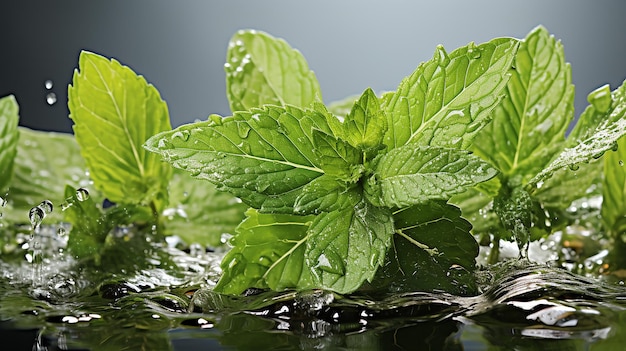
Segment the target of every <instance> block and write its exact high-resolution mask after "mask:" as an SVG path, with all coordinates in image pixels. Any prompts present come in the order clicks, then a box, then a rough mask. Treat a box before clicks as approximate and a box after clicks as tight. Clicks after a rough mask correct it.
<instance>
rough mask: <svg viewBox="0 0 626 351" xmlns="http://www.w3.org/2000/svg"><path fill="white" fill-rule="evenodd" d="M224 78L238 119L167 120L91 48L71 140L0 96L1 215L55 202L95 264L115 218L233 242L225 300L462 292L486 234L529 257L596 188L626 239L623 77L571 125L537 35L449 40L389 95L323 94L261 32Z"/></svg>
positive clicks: (117, 222) (241, 35)
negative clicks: (247, 295)
mask: <svg viewBox="0 0 626 351" xmlns="http://www.w3.org/2000/svg"><path fill="white" fill-rule="evenodd" d="M225 71H226V86H227V97H228V100H229V102H230V107H231V110H232V111H233V112H232V115H231V116H226V117H222V116H217V115H211V116H209V118H208V119H207V120H205V121H198V122H194V123H190V124H186V125H183V126H180V127H178V128H176V129H174V130H172V128H171V125H170V122H169V113H168V110H167V105H166V103H165V102H164V101H163V100H162V99H161V98H160V96H159V93H158V91H157V90H156V88H155V87H154V86H152V85H151V84H149V83H147V82H146V81H145V79H144V78H143V77H141V76H138V75H137V74H135V73H134V72H133V71H132V70H131V69H130V68H129V67H126V66H123V65H122V64H120V63H119V62H118V61H116V60H110V59H107V58H105V57H102V56H100V55H97V54H95V53H90V52H82V53H81V55H80V58H79V68H78V69H77V70H76V72H75V74H74V77H73V81H72V84H71V85H70V87H69V90H68V106H69V109H70V118H71V119H72V120H73V122H74V135H69V134H61V133H50V132H39V131H33V130H29V129H27V128H23V127H17V122H18V111H17V102H16V101H15V99H14V98H13V97H12V96H9V97H5V98H3V99H2V100H0V110H1V111H0V112H1V113H2V119H0V123H1V125H0V127H1V128H0V133H1V134H0V142H1V143H2V145H3V148H2V152H1V153H0V164H1V165H2V166H4V167H3V168H2V172H3V174H2V178H1V179H0V181H1V183H0V188H2V189H9V190H8V191H7V192H6V196H4V197H3V201H4V199H5V198H6V199H7V200H8V201H7V203H8V206H5V207H4V209H3V212H6V213H9V214H12V211H13V212H15V213H18V212H20V211H22V212H21V213H22V215H23V214H24V213H27V211H28V208H30V207H32V206H34V205H36V204H37V203H39V202H41V201H42V199H48V200H51V201H52V203H55V204H62V206H61V207H62V208H63V211H54V212H53V213H51V214H49V216H48V218H47V219H46V220H48V221H52V220H56V221H60V222H69V223H71V224H72V230H71V231H70V237H69V241H68V249H69V250H70V252H72V253H73V254H74V255H75V256H77V257H79V258H90V257H97V256H99V255H100V254H101V252H102V250H103V249H104V248H106V245H107V243H108V241H107V237H108V235H109V233H110V231H111V230H112V229H113V228H114V227H117V226H121V225H135V226H137V225H139V226H147V227H150V228H152V230H151V233H152V234H156V235H157V236H158V235H162V234H166V235H167V234H175V235H179V236H180V237H182V238H183V239H185V240H186V241H188V242H202V243H204V244H206V245H212V246H217V245H219V244H220V243H221V241H220V239H221V236H222V235H221V234H222V233H229V234H233V235H234V236H233V237H232V239H231V240H230V241H229V245H230V246H231V247H230V248H229V251H228V252H227V254H226V255H225V257H224V259H223V261H222V264H221V266H222V269H223V275H222V277H221V279H220V280H219V282H218V284H217V286H215V291H217V292H221V293H227V294H239V293H241V292H243V291H245V290H246V289H248V288H262V289H264V288H269V289H273V290H283V289H299V290H301V289H313V288H315V289H317V288H321V289H328V290H332V291H335V292H338V293H350V292H354V291H356V290H357V289H377V290H380V289H386V290H391V291H409V290H435V289H439V290H446V291H449V292H454V293H460V294H463V293H465V294H469V293H472V289H473V287H472V284H473V278H472V276H471V272H472V271H473V270H474V269H475V264H476V262H475V259H476V257H477V255H478V243H477V241H476V239H475V236H483V237H486V238H488V239H490V240H492V241H493V245H492V247H493V248H494V252H495V254H494V255H493V256H494V257H495V259H497V248H498V242H499V240H500V239H509V240H516V241H517V242H518V244H519V246H520V252H522V253H523V252H524V248H525V247H526V246H527V244H528V242H529V241H530V240H536V239H538V238H539V237H542V236H545V235H547V234H549V233H551V232H553V231H554V230H556V229H557V228H559V226H564V225H566V224H568V220H567V219H564V218H565V216H564V208H566V207H567V206H569V205H570V204H571V203H572V201H574V200H577V199H581V198H585V197H588V196H590V194H591V193H593V192H594V191H596V192H597V191H598V190H597V189H602V195H603V196H604V198H605V199H607V200H608V201H606V205H604V206H603V207H602V215H603V227H604V229H605V230H606V231H607V233H608V235H609V236H610V237H611V238H613V239H615V240H616V241H619V240H621V239H620V238H621V237H620V236H621V234H622V233H623V231H624V229H623V228H624V224H623V219H622V218H623V214H624V213H626V201H624V200H625V198H624V197H623V196H621V197H620V196H619V194H623V193H624V192H623V189H624V186H625V183H626V180H625V179H626V177H625V176H624V171H623V168H622V167H621V165H622V164H623V163H622V162H621V160H622V157H621V156H622V155H621V152H620V151H623V150H624V147H618V146H619V144H620V143H624V142H623V141H621V139H620V138H621V136H622V135H623V134H624V133H626V125H625V124H626V118H625V116H624V113H625V112H624V110H625V108H626V103H625V102H624V94H625V92H624V89H626V88H624V86H622V87H620V88H618V89H616V90H614V91H611V90H610V88H609V87H608V86H603V87H601V88H599V89H598V90H596V91H594V92H592V93H591V94H590V95H589V102H590V105H589V107H588V108H587V109H586V110H585V111H584V113H583V114H582V115H581V116H580V117H579V118H578V121H577V123H576V125H575V126H574V127H573V130H572V132H571V133H569V134H568V135H567V137H566V130H567V128H568V126H569V125H570V124H571V122H572V121H573V111H574V108H573V96H574V94H573V92H574V87H573V85H572V84H571V69H570V66H569V64H567V63H566V62H565V60H564V54H563V48H562V46H561V44H560V43H559V42H558V41H556V40H555V39H554V38H553V37H552V36H551V35H549V33H548V32H547V30H546V29H545V28H543V27H537V28H535V29H534V30H533V31H531V32H530V33H529V34H528V36H527V37H526V38H524V39H522V40H518V39H515V38H496V39H493V40H491V41H489V42H486V43H483V44H480V45H477V44H474V43H470V44H468V45H467V46H464V47H461V48H458V49H456V50H454V51H452V52H447V51H446V50H445V49H444V48H443V47H441V46H438V47H437V49H436V50H435V54H434V55H433V58H432V59H431V60H429V61H426V62H423V63H421V64H420V65H419V66H418V67H417V69H416V70H415V71H414V72H413V73H412V74H411V75H409V76H407V77H406V78H405V79H403V80H402V81H401V82H400V84H399V86H398V87H397V89H396V90H395V91H390V92H386V93H382V94H376V93H375V92H374V91H373V90H372V89H369V88H368V89H365V90H364V92H363V93H362V94H361V95H360V96H356V97H351V98H348V99H346V100H345V101H340V102H335V103H330V104H328V105H325V104H324V103H323V100H322V94H321V89H320V85H319V83H318V81H317V79H316V77H315V74H314V73H313V71H312V70H310V69H309V67H308V64H307V62H306V61H305V59H304V58H303V56H302V55H301V53H300V52H298V51H297V50H295V49H292V48H291V47H290V46H289V45H288V44H287V43H286V42H285V41H284V40H281V39H277V38H274V37H272V36H270V35H268V34H266V33H263V32H258V31H253V30H248V31H240V32H238V33H237V34H235V35H234V36H233V38H232V40H231V42H230V45H229V48H228V54H227V62H226V64H225ZM607 150H614V151H615V150H617V152H612V153H608V154H610V155H611V156H609V157H603V155H604V153H605V151H607ZM54 153H58V154H62V155H63V157H62V158H63V159H62V160H61V159H60V157H59V156H58V155H53V154H54ZM600 159H603V160H604V162H599V161H598V160H600ZM50 160H53V161H52V162H51V161H50ZM163 160H164V161H166V162H163ZM85 171H87V173H86V172H85ZM602 176H604V177H602ZM207 180H208V181H207ZM79 187H81V188H85V187H87V188H90V189H92V191H91V192H90V193H91V196H90V197H89V198H88V199H85V198H84V197H80V196H78V194H77V193H76V189H78V188H79ZM594 187H595V188H594ZM594 189H595V190H594ZM105 199H106V201H107V202H108V203H109V204H111V203H112V204H113V205H112V206H107V207H105V206H103V205H102V201H103V200H105ZM7 217H9V216H4V217H3V220H6V218H7ZM51 217H52V218H51ZM625 246H626V245H625Z"/></svg>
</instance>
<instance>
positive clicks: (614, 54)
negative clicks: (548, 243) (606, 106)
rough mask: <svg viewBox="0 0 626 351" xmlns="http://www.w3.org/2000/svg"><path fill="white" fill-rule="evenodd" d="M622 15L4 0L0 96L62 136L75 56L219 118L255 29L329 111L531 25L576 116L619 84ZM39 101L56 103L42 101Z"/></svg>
mask: <svg viewBox="0 0 626 351" xmlns="http://www.w3.org/2000/svg"><path fill="white" fill-rule="evenodd" d="M625 15H626V2H624V1H619V0H616V1H574V0H558V1H557V0H552V1H539V0H531V1H528V0H527V1H516V2H509V1H487V0H482V1H476V0H473V1H430V2H422V1H408V0H406V1H401V0H389V1H384V2H383V1H364V0H361V1H330V0H321V1H308V2H304V1H294V0H291V1H288V0H273V1H242V0H236V1H199V0H196V1H192V0H184V1H162V0H134V1H120V0H112V1H78V0H71V1H28V0H27V1H11V2H8V3H5V4H3V9H2V16H1V17H0V30H1V31H2V41H1V42H2V45H1V46H0V47H1V50H2V53H1V55H0V96H4V95H7V94H14V95H16V97H17V100H18V102H19V104H20V116H21V119H20V124H21V125H23V126H27V127H30V128H34V129H40V130H54V131H67V132H70V131H71V120H69V118H68V117H67V115H68V111H67V85H68V84H69V83H70V82H71V79H72V73H73V70H74V69H75V68H76V66H77V62H78V55H79V52H80V50H83V49H84V50H89V51H93V52H96V53H98V54H101V55H104V56H107V57H113V58H116V59H117V60H119V61H120V62H122V63H123V64H125V65H128V66H130V67H131V68H132V69H133V70H135V72H137V73H139V74H142V75H144V76H145V77H146V79H147V80H148V81H149V82H151V83H152V84H154V85H155V86H156V87H157V89H158V90H159V91H160V93H161V96H162V97H163V98H164V99H165V100H166V101H167V103H168V106H169V109H170V116H171V119H172V124H173V125H174V126H178V125H180V124H183V123H187V122H192V121H194V120H196V119H204V118H206V116H208V115H209V114H210V113H219V114H222V115H227V114H228V113H229V108H228V103H227V100H226V95H225V82H224V79H225V76H224V71H223V64H224V60H225V57H226V48H227V44H228V41H229V39H230V37H231V36H232V35H233V34H234V33H235V32H236V31H237V30H238V29H243V28H250V29H257V30H263V31H266V32H268V33H270V34H272V35H274V36H276V37H281V38H284V39H286V40H287V41H288V42H289V43H290V44H291V46H292V47H295V48H297V49H299V50H300V51H301V52H302V53H303V54H304V56H305V57H306V59H307V61H308V62H309V65H310V67H311V68H312V69H313V70H314V71H315V73H316V75H317V77H318V79H319V81H320V84H321V87H322V92H323V98H324V101H325V102H331V101H334V100H338V99H341V98H343V97H346V96H348V95H351V94H356V93H360V92H362V91H363V90H364V89H365V88H366V87H371V88H373V89H374V90H376V91H379V90H390V89H395V88H396V86H397V84H398V83H399V82H400V80H401V79H402V78H403V77H404V76H406V75H408V74H410V73H411V72H412V71H413V70H414V69H415V68H416V67H417V65H418V64H419V63H420V62H422V61H425V60H428V59H430V58H431V57H432V54H433V52H434V49H435V46H436V45H437V44H443V45H444V46H445V47H446V48H447V49H448V50H449V51H451V50H453V49H455V48H457V47H459V46H462V45H466V44H467V43H468V42H470V41H474V42H476V43H481V42H484V41H487V40H489V39H492V38H494V37H500V36H512V37H517V38H523V37H524V36H525V35H526V34H527V33H528V32H529V31H530V30H532V29H533V28H534V27H535V26H537V25H540V24H541V25H543V26H545V27H546V28H547V29H548V30H549V31H550V33H552V34H553V35H554V36H555V37H556V38H557V39H560V40H561V42H562V43H563V45H564V47H565V54H566V60H567V61H568V62H570V63H571V65H572V72H573V82H574V84H575V85H576V113H577V115H578V114H580V112H581V111H582V110H583V109H584V107H585V106H586V105H587V102H586V95H587V93H588V92H590V91H591V90H593V89H595V88H596V87H598V86H600V85H603V84H606V83H609V84H611V87H612V88H615V87H617V86H618V85H620V84H621V82H622V81H623V80H624V79H625V78H626V55H625V54H626V19H625ZM48 79H50V80H52V81H53V82H54V86H53V88H52V89H51V90H50V91H48V90H46V88H45V87H44V82H45V81H46V80H48ZM49 92H54V93H55V94H56V95H57V97H58V102H57V103H55V104H53V105H48V104H47V103H46V99H45V96H46V94H47V93H49Z"/></svg>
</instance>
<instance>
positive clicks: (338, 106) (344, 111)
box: [328, 95, 361, 120]
mask: <svg viewBox="0 0 626 351" xmlns="http://www.w3.org/2000/svg"><path fill="white" fill-rule="evenodd" d="M360 97H361V96H360V95H351V96H348V97H346V98H343V99H341V100H337V101H333V102H331V103H329V104H328V111H330V112H331V113H332V114H333V115H335V116H339V118H341V119H342V120H343V119H345V118H346V116H347V115H348V113H350V111H352V107H353V106H354V103H356V102H357V100H359V98H360Z"/></svg>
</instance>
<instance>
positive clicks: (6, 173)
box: [0, 95, 20, 200]
mask: <svg viewBox="0 0 626 351" xmlns="http://www.w3.org/2000/svg"><path fill="white" fill-rule="evenodd" d="M19 119H20V117H19V106H18V104H17V100H15V97H14V96H13V95H8V96H5V97H2V98H0V191H5V190H7V186H8V185H9V183H10V182H11V178H12V176H13V165H14V161H15V155H16V153H17V140H18V137H19V133H18V130H17V125H18V122H19ZM0 197H2V198H3V199H4V200H6V199H5V195H4V193H0Z"/></svg>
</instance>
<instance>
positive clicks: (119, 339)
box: [0, 226, 626, 351]
mask: <svg viewBox="0 0 626 351" xmlns="http://www.w3.org/2000/svg"><path fill="white" fill-rule="evenodd" d="M28 229H32V228H28ZM28 229H27V230H25V231H24V233H22V234H21V235H18V236H17V237H18V238H21V239H20V240H21V244H19V245H21V246H19V247H16V249H15V251H13V254H12V255H14V256H15V257H16V258H19V256H20V255H22V257H21V259H19V260H15V262H13V261H11V260H8V259H6V260H5V259H3V260H2V261H0V268H1V269H2V271H3V272H4V273H3V277H4V278H5V279H4V280H2V281H0V300H1V301H2V303H1V304H0V317H1V318H2V319H3V320H8V321H7V322H4V323H3V324H2V325H1V326H0V330H1V331H2V332H6V333H9V332H13V331H15V330H37V331H38V332H37V333H36V334H28V335H29V336H30V339H29V341H28V347H29V348H33V347H34V348H33V349H42V350H43V349H47V350H55V349H69V350H71V349H102V347H105V348H106V349H111V350H114V349H119V348H121V347H126V348H131V349H151V350H172V349H173V350H179V349H180V350H189V349H198V348H200V349H216V348H217V349H220V348H221V349H237V350H255V351H256V350H262V349H272V350H308V349H320V348H323V349H342V350H406V349H414V350H415V349H417V350H420V349H431V350H437V349H442V350H474V349H486V348H489V349H490V350H512V349H515V350H542V351H545V350H557V349H558V350H615V349H620V347H621V346H623V345H624V343H626V303H625V302H626V289H624V288H623V287H622V286H620V285H617V284H608V283H602V282H601V281H600V280H598V279H594V278H587V277H584V276H580V275H577V274H573V273H571V272H569V271H568V270H565V269H562V268H554V267H550V266H548V265H537V264H531V263H529V262H528V261H522V262H518V261H516V260H515V261H510V262H504V263H501V264H499V265H496V266H493V267H491V268H490V269H489V270H483V271H479V272H478V273H477V277H478V281H479V290H480V291H481V292H482V293H481V294H480V295H477V296H454V295H451V294H446V293H426V292H411V293H404V294H386V295H350V296H340V295H337V294H334V293H331V292H328V291H322V290H312V291H303V292H294V291H286V292H280V293H276V292H266V291H262V290H252V289H251V290H249V291H247V292H246V294H244V295H242V296H237V297H231V296H224V295H219V294H215V293H213V292H212V291H211V290H210V289H209V288H203V287H206V286H209V287H210V286H212V285H213V284H214V280H215V279H216V278H217V277H218V276H219V270H218V269H217V267H218V264H219V262H220V260H221V255H222V254H223V253H222V254H220V253H215V252H207V251H206V250H204V251H197V252H195V251H194V252H193V254H190V252H187V251H183V250H181V249H180V248H177V247H176V244H175V243H176V241H172V242H173V243H174V244H172V245H169V246H167V245H166V246H163V245H161V244H158V243H156V242H151V241H146V240H144V239H143V237H142V236H141V235H135V234H137V231H136V230H134V229H133V228H125V229H124V230H120V231H119V232H118V233H115V235H114V237H113V238H112V240H123V241H124V242H125V243H126V245H114V246H112V247H114V248H115V251H112V252H105V253H104V254H103V257H102V260H107V261H108V267H113V268H111V269H112V270H113V271H108V272H102V271H101V270H100V269H99V266H98V265H84V263H83V264H82V265H81V266H77V262H75V261H74V260H73V259H72V258H71V257H69V256H68V255H66V254H64V251H63V250H61V249H62V247H63V246H64V245H65V243H66V239H67V237H66V236H58V235H57V228H55V227H50V228H48V227H44V226H42V227H41V228H40V229H41V230H40V231H39V233H38V239H39V240H40V242H41V245H42V248H43V252H42V262H43V265H42V268H43V269H42V270H41V271H40V274H41V276H39V277H37V278H36V279H34V278H33V277H32V270H31V269H30V268H31V267H30V265H29V264H28V262H26V260H25V259H23V254H24V253H25V252H28V250H29V247H28V245H26V244H28V242H29V240H28V236H29V234H30V231H29V230H28ZM138 255H142V256H144V257H147V259H146V260H142V261H141V262H137V260H136V259H135V258H136V257H137V256H138ZM5 257H6V256H5ZM8 261H10V262H8ZM75 267H80V269H76V268H75ZM92 282H100V283H99V284H98V285H94V284H93V283H92ZM33 284H35V285H36V286H35V288H36V289H35V290H36V291H37V293H36V294H33V293H32V292H33V291H34V290H33ZM15 335H18V333H15Z"/></svg>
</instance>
